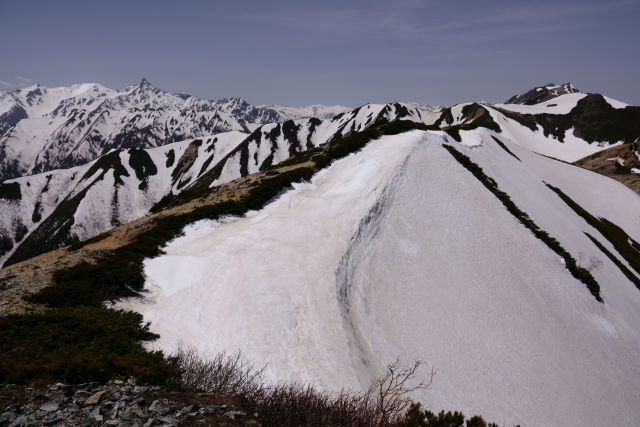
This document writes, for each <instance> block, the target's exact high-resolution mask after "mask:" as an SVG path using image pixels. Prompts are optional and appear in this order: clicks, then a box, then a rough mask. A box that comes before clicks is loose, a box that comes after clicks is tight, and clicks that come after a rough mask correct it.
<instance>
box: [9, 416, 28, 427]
mask: <svg viewBox="0 0 640 427" xmlns="http://www.w3.org/2000/svg"><path fill="white" fill-rule="evenodd" d="M28 422H29V419H28V418H27V416H26V415H20V416H19V417H18V418H16V419H15V420H13V422H12V423H11V424H9V427H18V426H26V425H27V423H28Z"/></svg>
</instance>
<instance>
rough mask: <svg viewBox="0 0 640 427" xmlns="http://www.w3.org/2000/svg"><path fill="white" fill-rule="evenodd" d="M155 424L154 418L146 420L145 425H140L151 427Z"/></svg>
mask: <svg viewBox="0 0 640 427" xmlns="http://www.w3.org/2000/svg"><path fill="white" fill-rule="evenodd" d="M155 423H156V419H155V417H153V418H149V419H148V420H147V422H146V423H144V424H143V425H142V427H151V426H152V425H154V424H155Z"/></svg>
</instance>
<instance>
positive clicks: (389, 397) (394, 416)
mask: <svg viewBox="0 0 640 427" xmlns="http://www.w3.org/2000/svg"><path fill="white" fill-rule="evenodd" d="M421 365H422V362H421V361H416V362H415V363H414V364H413V366H411V367H409V368H402V367H401V366H400V359H396V361H395V362H393V363H391V364H389V365H388V366H387V372H386V374H385V375H384V376H383V377H382V378H380V379H378V381H377V382H375V383H374V384H373V385H372V386H371V388H370V389H369V391H368V392H367V394H369V395H374V396H375V399H374V401H375V406H376V414H377V416H378V417H379V424H380V425H386V424H388V423H389V422H394V421H398V418H399V417H401V416H403V415H404V414H405V412H406V411H407V409H409V407H410V406H411V404H412V403H413V401H412V400H411V398H410V397H409V395H410V394H411V393H412V392H414V391H416V390H426V389H428V388H430V387H431V384H432V383H433V377H434V376H435V375H436V372H435V370H434V369H433V368H431V373H430V375H429V377H428V378H427V380H426V381H420V382H419V383H418V384H412V383H414V380H415V378H416V371H417V370H418V368H419V367H420V366H421Z"/></svg>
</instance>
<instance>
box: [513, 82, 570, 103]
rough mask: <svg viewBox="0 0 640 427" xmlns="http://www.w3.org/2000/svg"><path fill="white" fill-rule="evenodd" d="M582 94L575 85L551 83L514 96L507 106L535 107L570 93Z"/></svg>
mask: <svg viewBox="0 0 640 427" xmlns="http://www.w3.org/2000/svg"><path fill="white" fill-rule="evenodd" d="M576 92H580V91H579V90H578V89H577V88H576V87H575V86H573V84H571V83H564V84H562V85H556V84H554V83H549V84H547V85H545V86H538V87H535V88H533V89H531V90H530V91H528V92H525V93H523V94H520V95H514V96H512V97H511V98H509V100H508V101H507V102H505V104H522V105H535V104H539V103H541V102H545V101H549V100H550V99H553V98H556V97H558V96H560V95H566V94H568V93H576Z"/></svg>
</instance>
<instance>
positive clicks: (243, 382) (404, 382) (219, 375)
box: [174, 347, 435, 427]
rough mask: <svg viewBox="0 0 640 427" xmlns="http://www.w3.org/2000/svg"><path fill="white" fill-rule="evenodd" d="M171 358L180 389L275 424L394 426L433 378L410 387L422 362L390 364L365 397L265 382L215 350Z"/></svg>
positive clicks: (234, 357) (236, 358) (237, 357)
mask: <svg viewBox="0 0 640 427" xmlns="http://www.w3.org/2000/svg"><path fill="white" fill-rule="evenodd" d="M174 357H175V360H176V365H177V368H178V369H179V371H180V373H181V384H180V386H181V388H182V389H183V390H185V391H194V392H200V391H204V392H210V393H220V394H225V395H232V396H236V397H239V398H241V400H242V402H243V406H244V409H245V410H248V411H250V412H252V413H253V412H256V413H257V414H258V419H259V421H260V422H261V423H262V424H264V425H278V426H302V425H304V426H326V425H331V426H356V427H358V426H362V427H374V426H376V427H377V426H389V425H397V424H399V423H400V422H401V421H402V420H403V419H404V418H405V415H406V412H407V409H408V408H409V407H410V405H411V404H412V403H413V402H412V401H411V399H410V398H409V395H410V393H412V392H414V391H416V390H420V389H428V388H429V387H430V386H431V383H432V381H433V377H434V375H435V372H434V371H433V370H432V371H431V374H430V376H428V378H427V380H426V381H420V382H418V383H417V384H415V382H416V377H417V370H418V369H419V367H420V366H421V365H422V362H416V363H414V364H413V365H412V366H411V367H409V368H402V367H401V365H400V361H399V360H396V361H395V362H394V363H392V364H390V365H388V366H387V370H386V372H385V374H384V376H382V377H381V378H380V379H378V380H377V381H375V382H374V383H373V385H372V386H371V387H370V388H369V389H368V390H367V391H366V392H365V393H358V392H353V391H348V390H342V391H340V392H339V393H330V392H326V391H321V390H319V389H317V388H315V387H313V386H311V385H307V384H300V383H295V382H282V383H277V384H268V383H267V382H266V381H265V379H264V375H263V373H264V367H263V368H259V369H258V368H256V367H255V366H254V365H253V364H252V363H251V362H249V361H248V360H247V359H245V358H244V357H243V356H242V355H241V354H240V353H234V354H228V353H225V352H221V353H218V354H217V355H216V356H214V357H213V358H211V359H208V358H205V357H203V356H202V355H201V354H200V353H199V352H198V350H197V348H195V347H190V348H187V349H184V348H180V349H179V350H178V352H177V353H176V354H175V356H174Z"/></svg>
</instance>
